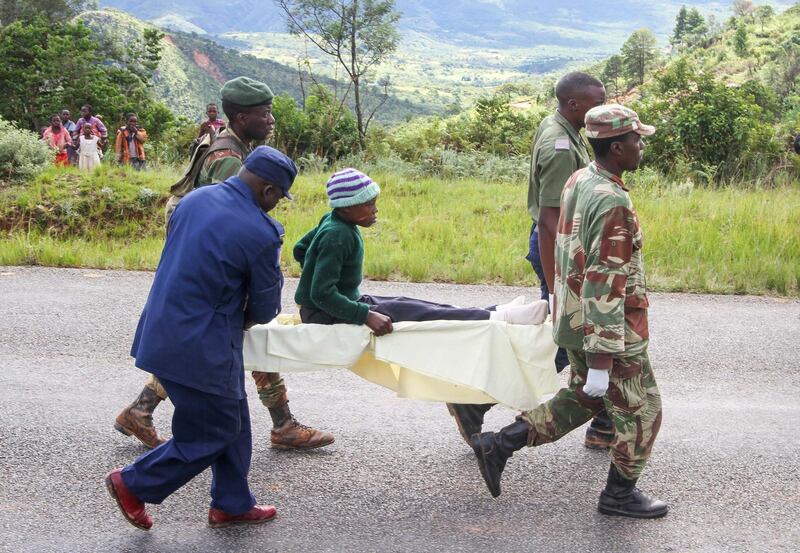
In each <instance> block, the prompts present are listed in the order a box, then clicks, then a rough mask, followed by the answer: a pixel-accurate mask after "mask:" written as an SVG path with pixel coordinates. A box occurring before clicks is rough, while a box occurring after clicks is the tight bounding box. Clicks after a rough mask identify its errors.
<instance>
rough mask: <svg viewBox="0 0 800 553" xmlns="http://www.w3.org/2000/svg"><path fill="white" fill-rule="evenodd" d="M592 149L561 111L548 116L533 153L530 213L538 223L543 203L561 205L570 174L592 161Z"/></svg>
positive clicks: (541, 126)
mask: <svg viewBox="0 0 800 553" xmlns="http://www.w3.org/2000/svg"><path fill="white" fill-rule="evenodd" d="M589 161H590V158H589V151H588V150H587V149H586V143H585V142H584V141H583V138H582V137H581V135H580V133H579V132H577V131H576V130H575V129H574V128H573V127H572V125H571V124H570V123H569V121H567V120H566V119H565V118H564V116H563V115H561V114H560V113H559V112H555V113H554V114H553V115H548V116H547V117H545V118H544V119H543V120H542V122H541V124H540V125H539V129H538V130H537V131H536V137H535V138H534V139H533V151H532V153H531V172H530V177H529V179H528V213H529V214H530V216H531V219H533V222H534V223H535V222H536V221H537V220H538V219H539V208H540V207H558V206H559V202H560V200H561V190H563V189H564V184H565V183H566V182H567V179H569V177H570V175H572V173H574V172H575V171H577V170H578V169H581V168H583V167H586V166H587V165H588V164H589Z"/></svg>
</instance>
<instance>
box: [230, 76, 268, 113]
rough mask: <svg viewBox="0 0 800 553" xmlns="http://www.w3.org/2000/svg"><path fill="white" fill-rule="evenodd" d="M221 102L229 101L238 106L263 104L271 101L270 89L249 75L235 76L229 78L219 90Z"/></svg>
mask: <svg viewBox="0 0 800 553" xmlns="http://www.w3.org/2000/svg"><path fill="white" fill-rule="evenodd" d="M220 94H221V95H222V101H223V102H230V103H232V104H237V105H239V106H244V107H251V106H263V105H266V104H271V103H272V96H273V94H272V91H271V90H270V89H269V87H268V86H267V85H266V84H264V83H262V82H260V81H256V80H255V79H251V78H249V77H236V78H235V79H231V80H230V81H228V82H227V83H225V84H224V85H222V90H220Z"/></svg>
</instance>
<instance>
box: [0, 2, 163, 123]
mask: <svg viewBox="0 0 800 553" xmlns="http://www.w3.org/2000/svg"><path fill="white" fill-rule="evenodd" d="M142 71H143V70H142ZM142 76H146V74H144V75H142ZM142 76H140V74H138V73H137V72H134V71H131V70H129V69H128V67H127V65H126V62H125V60H122V59H119V58H115V57H109V56H108V54H107V53H106V52H105V51H104V50H103V48H101V46H100V44H99V43H98V41H97V40H96V38H95V37H94V36H93V35H92V31H91V30H90V29H89V28H88V27H87V26H86V25H84V24H83V23H82V22H80V21H74V22H67V23H58V22H51V21H49V20H48V19H46V18H45V17H43V16H38V17H36V18H34V19H32V20H29V21H22V20H18V21H16V22H14V23H12V24H10V25H7V26H5V27H1V28H0V115H2V116H3V117H5V118H7V119H10V120H13V121H18V122H20V123H22V124H23V125H25V126H26V127H28V128H29V129H31V130H35V131H39V130H40V129H41V126H43V125H44V124H46V122H48V121H49V120H50V116H51V115H53V114H55V113H58V112H59V111H60V110H61V109H63V108H65V107H66V108H69V109H70V110H71V111H73V112H75V111H76V110H77V109H78V108H79V107H80V105H81V104H82V103H89V104H92V105H93V106H95V111H96V112H98V113H102V114H104V115H106V116H107V117H108V116H110V117H111V118H110V119H109V118H107V119H106V123H107V124H108V126H113V125H114V124H115V123H116V120H117V119H119V120H121V119H122V116H123V114H124V113H125V112H128V111H137V112H139V115H140V120H141V121H142V123H143V124H144V125H148V126H151V127H154V129H153V130H154V131H157V130H158V128H160V127H161V126H163V125H164V124H165V123H168V120H169V119H170V117H171V115H172V114H171V112H169V111H168V110H166V111H165V110H164V109H162V107H163V106H162V107H158V106H157V104H156V103H154V101H153V99H152V97H151V96H150V94H149V92H148V89H147V81H146V79H143V78H142ZM152 134H157V133H152Z"/></svg>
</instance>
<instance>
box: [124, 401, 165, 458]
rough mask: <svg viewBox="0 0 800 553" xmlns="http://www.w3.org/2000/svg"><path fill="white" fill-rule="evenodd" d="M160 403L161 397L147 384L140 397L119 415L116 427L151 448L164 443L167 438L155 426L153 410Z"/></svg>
mask: <svg viewBox="0 0 800 553" xmlns="http://www.w3.org/2000/svg"><path fill="white" fill-rule="evenodd" d="M159 403H161V398H160V397H158V396H157V395H156V393H155V392H154V391H153V389H152V388H150V387H149V386H145V387H144V388H143V389H142V391H141V393H140V394H139V397H137V398H136V400H135V401H134V402H133V403H131V404H130V405H128V406H127V407H126V408H125V409H123V410H122V412H121V413H120V414H119V415H117V420H116V422H115V423H114V428H116V429H117V430H119V431H120V432H122V433H123V434H125V435H126V436H135V437H136V438H138V439H139V441H140V442H142V443H143V444H144V445H146V446H147V447H149V448H150V449H152V448H154V447H157V446H159V445H161V444H163V443H164V442H165V441H166V440H165V439H164V438H162V437H161V436H159V435H158V433H157V432H156V429H155V427H154V426H153V411H155V409H156V406H157V405H158V404H159Z"/></svg>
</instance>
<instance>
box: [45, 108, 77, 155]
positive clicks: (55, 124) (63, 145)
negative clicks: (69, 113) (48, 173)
mask: <svg viewBox="0 0 800 553" xmlns="http://www.w3.org/2000/svg"><path fill="white" fill-rule="evenodd" d="M42 142H44V143H45V144H47V145H48V146H50V148H52V149H53V150H54V151H55V153H56V159H55V162H56V165H58V166H59V167H66V166H67V165H69V156H68V154H67V146H71V145H72V137H71V136H70V135H69V131H67V129H66V128H64V126H63V125H62V123H61V117H60V116H58V115H54V116H53V117H51V118H50V126H49V127H47V128H46V129H45V130H44V132H43V133H42Z"/></svg>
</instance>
